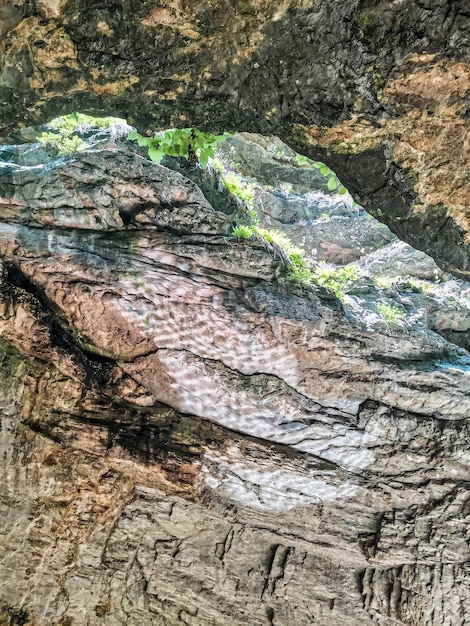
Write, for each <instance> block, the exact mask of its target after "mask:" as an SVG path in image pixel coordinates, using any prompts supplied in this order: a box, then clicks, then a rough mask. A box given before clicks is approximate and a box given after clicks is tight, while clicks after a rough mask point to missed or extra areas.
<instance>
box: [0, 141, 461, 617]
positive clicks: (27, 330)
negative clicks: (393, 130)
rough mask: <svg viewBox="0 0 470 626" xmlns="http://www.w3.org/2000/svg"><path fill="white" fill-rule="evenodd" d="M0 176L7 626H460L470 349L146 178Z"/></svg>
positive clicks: (180, 191) (169, 183) (87, 159)
mask: <svg viewBox="0 0 470 626" xmlns="http://www.w3.org/2000/svg"><path fill="white" fill-rule="evenodd" d="M1 172H2V176H3V178H2V181H3V182H2V190H3V191H2V195H1V202H2V211H1V213H0V217H1V223H0V255H1V259H2V267H3V274H2V283H1V290H0V297H1V300H0V313H1V315H0V335H1V337H2V339H1V341H0V354H1V359H0V367H1V373H0V378H1V380H2V384H1V385H0V407H1V415H2V429H1V431H0V436H1V438H0V445H1V459H2V465H1V471H2V476H1V480H0V495H1V508H0V516H1V525H2V528H3V529H4V530H3V534H2V541H1V543H0V562H1V568H0V581H1V584H0V603H1V604H0V607H1V608H0V616H1V619H3V621H4V622H5V623H10V624H11V623H18V620H19V619H20V620H22V622H21V623H23V624H24V625H33V624H34V625H36V626H51V625H54V626H55V625H57V626H59V625H61V626H64V625H73V624H77V625H81V624H90V625H98V624H105V625H109V626H114V625H124V624H125V625H127V626H130V625H135V626H137V625H139V626H140V625H142V624H144V625H147V624H148V625H150V624H162V625H168V626H172V625H174V624H192V625H201V626H202V625H206V624H224V625H226V624H227V625H231V624H233V626H239V625H240V624H247V625H248V624H249V625H250V626H251V625H258V624H259V625H269V624H271V625H276V626H281V625H282V626H284V625H290V624H292V625H294V624H295V625H304V624H305V625H309V624H316V623H318V624H321V625H322V626H339V625H343V624H344V626H356V625H357V626H363V625H364V624H383V625H388V624H407V625H409V624H412V625H414V626H422V625H425V626H442V625H445V626H456V625H458V626H463V625H465V624H467V623H469V621H470V604H469V595H468V589H469V585H468V583H469V580H470V565H469V562H470V560H469V542H468V528H469V521H470V520H469V517H470V507H469V502H470V500H469V490H468V487H469V473H468V461H469V458H468V437H469V419H468V415H469V411H470V357H469V354H468V352H467V351H466V350H465V349H463V348H462V347H458V346H457V345H456V344H454V343H450V342H449V341H448V340H447V339H446V338H444V337H443V336H441V335H440V334H438V333H435V332H433V331H432V330H431V329H430V327H429V325H428V324H427V322H426V323H425V322H423V321H421V322H420V323H416V325H415V326H408V327H405V326H403V327H401V326H400V325H396V326H394V325H390V324H388V325H387V324H382V326H380V325H377V324H376V325H375V326H374V325H372V327H370V326H369V324H368V320H367V319H366V318H365V317H363V318H361V315H360V314H359V313H358V311H359V310H360V311H363V310H365V308H366V307H365V305H364V304H361V303H359V300H357V302H358V304H357V305H354V302H355V301H354V300H351V302H352V303H353V304H351V305H347V304H345V305H344V307H343V305H341V303H340V302H339V301H338V300H337V299H336V298H334V296H332V294H329V293H327V292H326V291H325V290H322V289H314V288H313V287H312V288H311V289H308V290H307V289H298V288H295V287H294V286H292V285H290V284H289V283H288V282H287V283H279V281H278V280H277V278H278V277H281V278H282V276H283V272H285V269H283V268H282V267H280V265H279V260H277V259H276V258H274V257H273V255H272V254H271V253H270V252H269V251H268V250H267V249H266V248H265V247H263V246H262V245H260V244H257V243H256V242H244V241H238V240H236V239H234V238H232V237H230V231H231V226H232V219H233V216H232V215H228V214H224V213H223V212H220V211H215V210H214V209H213V208H212V206H211V205H210V204H209V203H208V202H207V200H206V199H205V198H204V196H203V194H202V193H201V192H200V191H199V190H198V188H197V187H195V186H194V184H193V183H192V182H191V181H189V180H188V179H186V178H184V177H183V176H181V175H180V174H178V173H176V172H173V171H171V170H167V169H166V168H164V167H162V166H157V165H155V164H152V163H150V162H149V161H147V160H146V159H144V158H142V157H140V156H137V155H131V154H130V153H129V152H126V151H122V150H120V149H114V150H102V151H94V152H86V153H83V154H81V155H77V156H76V157H74V158H72V159H68V160H60V161H58V162H57V163H55V164H54V163H53V164H49V165H48V166H47V167H45V168H42V167H41V166H34V167H25V166H18V165H14V164H3V165H2V169H1ZM117 190H119V192H118V191H117ZM123 216H127V217H126V218H125V219H123ZM97 218H99V219H97ZM359 287H360V285H359ZM367 289H369V291H370V288H369V287H367ZM382 295H383V294H382ZM382 295H381V296H380V297H382ZM354 297H355V298H359V296H354ZM420 297H422V296H420ZM359 299H360V298H359ZM348 306H349V308H348ZM354 306H356V308H355V309H354ZM361 307H362V308H361ZM464 322H465V317H464V316H463V314H462V316H461V317H460V322H459V323H460V324H462V326H461V328H464V326H463V325H464ZM442 324H443V325H444V326H445V324H446V322H445V321H442ZM464 332H465V331H464ZM12 572H14V575H12Z"/></svg>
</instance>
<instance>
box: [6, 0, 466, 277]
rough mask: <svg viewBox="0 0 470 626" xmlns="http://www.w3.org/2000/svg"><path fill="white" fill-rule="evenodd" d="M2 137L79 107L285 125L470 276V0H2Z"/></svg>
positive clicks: (395, 225)
mask: <svg viewBox="0 0 470 626" xmlns="http://www.w3.org/2000/svg"><path fill="white" fill-rule="evenodd" d="M0 24H1V26H0V129H1V130H0V135H6V134H7V133H8V132H9V131H10V130H12V129H13V128H15V127H17V126H18V125H20V126H21V125H29V124H37V123H42V122H45V121H47V120H49V119H51V118H52V117H55V116H56V115H58V114H63V113H70V112H72V111H75V110H78V111H83V112H90V113H99V112H103V113H104V114H113V113H114V114H117V115H119V116H121V117H125V118H127V119H128V120H129V122H130V123H131V124H134V125H136V126H138V127H139V129H140V130H141V131H142V132H146V131H149V132H150V131H151V130H153V129H155V128H162V127H163V128H165V127H171V126H183V127H189V126H196V127H201V128H206V129H212V130H215V129H216V130H229V129H230V130H240V131H254V132H262V133H264V134H267V133H274V134H276V135H279V136H281V137H283V138H284V139H286V140H287V141H288V143H289V144H290V145H292V146H293V147H296V148H297V149H298V150H299V151H300V152H302V153H303V154H307V155H309V156H311V157H314V158H319V159H321V160H323V161H325V162H326V163H328V164H329V165H330V166H331V167H333V168H334V169H335V170H336V171H337V172H338V174H339V175H340V177H341V178H342V180H343V182H344V183H345V184H346V185H347V186H348V188H349V189H350V190H351V191H352V192H353V194H354V195H355V196H356V197H357V199H358V200H359V202H360V203H361V204H362V205H363V206H365V208H366V209H367V210H369V211H371V212H373V213H374V214H375V215H376V216H378V217H379V219H380V220H381V221H383V222H384V223H386V224H387V225H388V226H389V227H390V228H391V229H392V230H393V231H394V232H395V233H397V234H398V236H399V237H400V238H401V239H403V240H406V241H407V242H408V243H410V244H411V245H413V246H414V247H417V248H419V249H421V250H423V251H424V252H426V253H427V254H430V255H431V256H433V257H434V258H435V259H436V260H437V261H438V263H439V265H440V266H441V267H442V269H444V270H445V271H449V272H452V273H454V274H455V275H456V276H458V277H461V278H464V279H467V280H468V277H469V276H470V269H469V268H470V265H469V242H468V231H469V217H468V206H469V204H470V200H469V187H468V180H469V178H470V172H469V163H470V158H469V144H468V140H467V138H468V134H469V130H470V128H469V123H470V122H469V111H470V88H469V85H470V65H469V58H470V57H469V55H470V53H469V50H470V45H469V39H470V10H469V8H468V2H467V0H453V1H452V2H450V1H449V0H433V1H432V2H431V1H430V0H403V1H401V2H389V1H388V0H380V1H377V2H372V1H371V0H318V1H316V2H307V1H301V0H282V1H279V2H276V3H275V4H273V3H268V2H262V1H261V0H247V1H243V2H233V1H229V0H203V1H201V2H197V3H185V2H179V1H176V0H174V1H173V0H172V1H169V2H165V3H162V2H160V1H159V0H149V1H147V2H145V3H135V2H131V1H130V0H122V1H120V2H110V0H104V1H103V2H100V3H99V5H96V3H94V2H90V1H88V0H69V1H67V2H66V1H65V0H53V1H52V0H13V1H7V0H3V2H1V3H0Z"/></svg>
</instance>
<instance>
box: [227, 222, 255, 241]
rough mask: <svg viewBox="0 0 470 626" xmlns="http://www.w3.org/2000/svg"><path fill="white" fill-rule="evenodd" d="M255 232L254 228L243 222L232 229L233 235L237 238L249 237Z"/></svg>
mask: <svg viewBox="0 0 470 626" xmlns="http://www.w3.org/2000/svg"><path fill="white" fill-rule="evenodd" d="M253 234H254V233H253V228H252V227H251V226H244V225H243V224H240V225H238V226H235V228H234V229H233V230H232V237H236V238H237V239H249V238H250V237H252V235H253Z"/></svg>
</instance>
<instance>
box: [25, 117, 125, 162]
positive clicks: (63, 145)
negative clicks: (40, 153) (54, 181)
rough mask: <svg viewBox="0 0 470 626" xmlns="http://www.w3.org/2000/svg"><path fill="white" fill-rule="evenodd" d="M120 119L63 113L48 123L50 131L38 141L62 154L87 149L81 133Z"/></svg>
mask: <svg viewBox="0 0 470 626" xmlns="http://www.w3.org/2000/svg"><path fill="white" fill-rule="evenodd" d="M118 121H119V120H118V119H117V118H114V117H93V116H92V115H85V114H84V113H71V114H70V115H61V116H59V117H56V118H55V119H53V120H51V121H50V122H49V124H48V127H49V128H50V129H51V130H50V131H47V132H43V133H41V134H40V135H39V136H38V138H37V139H38V142H39V143H42V144H43V145H45V146H49V147H51V148H54V149H55V150H56V151H57V153H58V154H60V155H68V154H73V153H74V152H77V151H80V150H85V148H86V147H87V144H86V142H85V141H83V139H82V138H81V135H82V134H83V133H85V132H86V131H87V130H89V129H90V128H109V127H111V126H113V125H114V124H116V123H117V122H118Z"/></svg>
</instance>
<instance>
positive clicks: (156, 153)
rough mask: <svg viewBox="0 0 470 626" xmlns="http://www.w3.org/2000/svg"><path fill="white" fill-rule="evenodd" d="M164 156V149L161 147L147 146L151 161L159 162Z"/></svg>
mask: <svg viewBox="0 0 470 626" xmlns="http://www.w3.org/2000/svg"><path fill="white" fill-rule="evenodd" d="M164 156H165V151H164V150H162V149H161V148H155V147H154V146H150V147H149V157H150V158H151V159H152V161H155V163H161V162H162V159H163V157H164Z"/></svg>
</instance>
